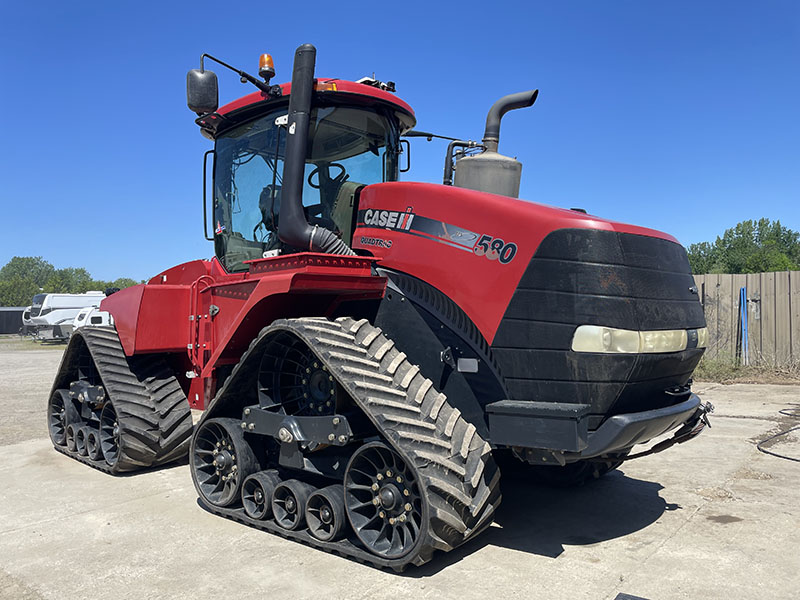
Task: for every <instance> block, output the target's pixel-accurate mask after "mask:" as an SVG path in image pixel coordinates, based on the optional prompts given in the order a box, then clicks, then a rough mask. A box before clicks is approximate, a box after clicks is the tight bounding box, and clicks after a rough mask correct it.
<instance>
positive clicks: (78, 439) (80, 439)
mask: <svg viewBox="0 0 800 600" xmlns="http://www.w3.org/2000/svg"><path fill="white" fill-rule="evenodd" d="M88 433H89V428H88V427H87V426H86V425H84V426H83V427H78V429H77V431H75V449H76V450H77V451H78V454H80V455H81V456H88V455H89V449H88V448H87V446H86V437H87V435H88Z"/></svg>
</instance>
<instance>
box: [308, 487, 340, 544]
mask: <svg viewBox="0 0 800 600" xmlns="http://www.w3.org/2000/svg"><path fill="white" fill-rule="evenodd" d="M346 520H347V516H346V515H345V509H344V487H343V486H341V485H329V486H328V487H325V488H322V489H321V490H317V491H316V492H314V493H313V494H311V496H309V497H308V501H307V502H306V523H307V525H308V532H309V533H310V534H311V535H313V536H314V537H315V538H317V539H318V540H322V541H323V542H333V541H336V540H337V539H339V538H340V537H341V536H342V533H343V532H344V530H345V521H346Z"/></svg>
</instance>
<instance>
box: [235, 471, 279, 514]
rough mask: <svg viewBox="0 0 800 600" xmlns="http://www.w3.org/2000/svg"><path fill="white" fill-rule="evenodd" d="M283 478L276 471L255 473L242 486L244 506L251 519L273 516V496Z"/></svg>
mask: <svg viewBox="0 0 800 600" xmlns="http://www.w3.org/2000/svg"><path fill="white" fill-rule="evenodd" d="M280 482H281V477H280V475H278V472H277V471H276V470H274V469H270V470H269V471H259V472H258V473H253V474H252V475H250V476H249V477H248V478H247V479H245V480H244V483H243V484H242V506H243V507H244V512H245V514H246V515H247V516H248V517H250V518H251V519H266V518H267V517H269V516H270V515H271V514H272V495H273V493H274V492H275V488H276V487H277V486H278V485H279V484H280Z"/></svg>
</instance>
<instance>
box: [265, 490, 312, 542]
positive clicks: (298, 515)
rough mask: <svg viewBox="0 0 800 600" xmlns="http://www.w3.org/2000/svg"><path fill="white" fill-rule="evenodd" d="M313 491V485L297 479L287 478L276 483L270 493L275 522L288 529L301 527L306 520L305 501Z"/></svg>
mask: <svg viewBox="0 0 800 600" xmlns="http://www.w3.org/2000/svg"><path fill="white" fill-rule="evenodd" d="M313 493H314V486H313V485H311V484H309V483H304V482H302V481H298V480H297V479H289V480H288V481H284V482H283V483H281V484H280V485H278V487H276V488H275V493H274V494H272V514H273V515H274V517H275V522H276V523H277V524H278V525H280V526H281V527H283V528H284V529H288V530H290V531H293V530H295V529H301V528H302V527H303V525H304V524H305V522H306V513H305V507H306V503H307V502H308V497H309V496H311V494H313Z"/></svg>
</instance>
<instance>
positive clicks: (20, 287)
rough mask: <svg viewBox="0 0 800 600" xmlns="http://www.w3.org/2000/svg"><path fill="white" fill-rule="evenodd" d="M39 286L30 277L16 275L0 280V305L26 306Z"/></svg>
mask: <svg viewBox="0 0 800 600" xmlns="http://www.w3.org/2000/svg"><path fill="white" fill-rule="evenodd" d="M38 293H39V286H38V285H36V283H35V282H34V281H33V280H32V279H23V278H22V277H19V276H17V275H14V276H13V277H10V278H8V279H3V280H0V306H28V305H29V304H30V303H31V299H32V298H33V296H34V295H35V294H38Z"/></svg>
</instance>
